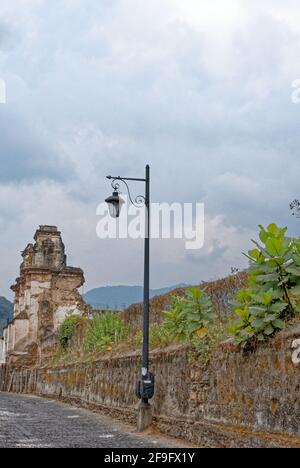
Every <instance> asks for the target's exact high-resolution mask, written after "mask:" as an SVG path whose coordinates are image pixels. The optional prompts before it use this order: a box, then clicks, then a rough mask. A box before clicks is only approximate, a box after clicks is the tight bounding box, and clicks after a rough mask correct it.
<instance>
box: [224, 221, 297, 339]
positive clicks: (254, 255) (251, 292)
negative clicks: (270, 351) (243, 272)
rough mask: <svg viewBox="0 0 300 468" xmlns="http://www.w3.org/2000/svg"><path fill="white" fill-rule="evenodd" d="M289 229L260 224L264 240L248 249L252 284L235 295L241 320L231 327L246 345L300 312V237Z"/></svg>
mask: <svg viewBox="0 0 300 468" xmlns="http://www.w3.org/2000/svg"><path fill="white" fill-rule="evenodd" d="M286 232H287V228H279V227H278V226H276V224H271V225H269V226H268V228H267V229H265V228H264V227H262V226H260V233H259V238H260V241H261V243H258V242H256V241H253V243H254V244H255V248H254V249H253V250H250V251H249V252H248V255H247V257H248V259H249V261H250V272H249V286H248V288H246V289H243V290H241V291H239V292H238V293H237V295H236V297H235V301H234V303H233V306H234V312H235V313H236V315H237V316H238V317H239V320H238V321H237V322H236V323H235V324H234V325H233V326H232V327H231V328H230V330H229V331H230V332H231V333H232V334H234V336H235V339H236V341H237V342H238V343H239V344H241V345H242V346H243V347H245V346H249V345H255V343H256V342H257V341H264V340H266V339H267V338H269V337H271V336H273V335H274V334H275V333H276V332H277V331H278V330H282V329H283V328H284V327H285V320H288V319H290V318H292V317H294V316H295V314H296V312H298V311H300V240H299V239H293V238H291V237H288V236H287V235H286Z"/></svg>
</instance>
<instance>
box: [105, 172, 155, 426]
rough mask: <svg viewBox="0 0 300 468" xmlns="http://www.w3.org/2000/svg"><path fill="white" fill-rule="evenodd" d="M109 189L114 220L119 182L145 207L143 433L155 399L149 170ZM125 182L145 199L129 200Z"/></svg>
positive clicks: (114, 180) (140, 388)
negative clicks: (137, 185)
mask: <svg viewBox="0 0 300 468" xmlns="http://www.w3.org/2000/svg"><path fill="white" fill-rule="evenodd" d="M107 178H108V179H110V180H112V187H113V189H114V193H113V195H112V197H109V198H108V199H107V200H106V202H107V203H108V204H109V206H110V207H111V208H113V209H112V211H111V212H112V213H114V215H113V216H114V217H116V218H118V217H119V216H120V210H121V205H122V203H121V199H120V197H119V193H118V190H119V187H120V184H119V182H123V183H124V184H125V186H126V188H127V191H128V195H129V199H130V201H131V203H132V204H133V205H134V206H136V207H138V208H141V207H142V206H145V252H144V313H143V349H142V371H141V380H139V382H138V385H137V391H136V393H137V396H138V397H139V398H140V400H141V405H140V408H139V416H138V428H139V429H140V430H143V429H145V428H147V427H148V426H149V425H150V424H151V419H152V413H151V407H150V405H149V400H150V399H151V398H153V395H154V375H153V374H151V373H150V371H149V327H150V167H149V165H147V166H146V175H145V179H137V178H131V177H120V176H118V177H112V176H108V177H107ZM128 181H134V182H144V183H145V196H142V195H139V196H138V197H136V198H135V200H133V199H132V197H131V194H130V190H129V186H128V184H127V182H128Z"/></svg>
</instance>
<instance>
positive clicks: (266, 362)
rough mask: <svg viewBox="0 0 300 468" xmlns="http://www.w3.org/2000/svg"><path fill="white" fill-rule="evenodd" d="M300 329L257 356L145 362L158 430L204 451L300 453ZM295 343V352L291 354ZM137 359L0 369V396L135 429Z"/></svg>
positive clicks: (228, 350) (169, 352)
mask: <svg viewBox="0 0 300 468" xmlns="http://www.w3.org/2000/svg"><path fill="white" fill-rule="evenodd" d="M299 337H300V328H299V327H298V328H297V327H295V328H294V329H291V330H290V331H289V332H285V333H281V334H280V335H278V337H277V338H276V339H274V340H273V341H272V342H271V343H270V344H268V345H265V346H261V347H260V348H259V349H258V350H257V351H256V352H255V353H250V354H247V355H245V354H243V353H242V352H240V351H238V350H236V349H235V348H234V347H232V346H231V345H230V344H225V345H222V346H220V348H219V349H218V350H217V351H216V352H215V354H214V357H213V359H212V360H211V362H210V364H209V365H208V366H207V367H201V366H200V365H195V363H194V364H193V363H192V362H191V359H190V352H189V349H188V348H187V347H173V348H169V349H166V350H164V351H156V352H153V353H152V355H151V369H152V370H153V371H154V373H155V376H156V394H155V398H154V400H153V409H154V420H155V424H156V426H157V427H158V428H159V429H160V430H161V431H162V432H165V433H167V434H170V435H172V436H179V437H184V438H186V439H187V440H189V441H191V442H194V443H196V444H198V445H201V446H208V447H272V446H275V447H300V392H299V389H300V372H299V371H300V368H299V365H298V364H297V363H298V362H300V359H299V356H300V350H299V346H300V341H299V342H297V341H295V340H296V339H299ZM297 343H298V349H294V348H295V346H296V345H297ZM140 364H141V363H140V356H139V355H138V354H136V353H134V354H127V355H123V356H114V357H106V358H102V359H99V360H97V361H96V362H90V363H88V364H81V365H78V364H77V365H70V366H65V367H44V368H41V369H38V370H34V369H33V370H23V371H22V370H17V369H15V370H13V369H12V368H8V367H5V366H2V367H1V370H0V389H2V390H6V391H15V392H25V393H36V394H39V395H43V396H47V397H51V398H52V397H53V398H60V399H64V400H66V401H70V402H74V403H79V404H80V405H83V406H87V407H90V408H93V409H99V410H101V411H103V412H106V413H108V414H111V415H112V416H114V417H118V418H121V419H124V420H126V421H130V422H135V419H136V407H137V404H138V400H137V399H136V397H135V394H134V387H135V383H136V380H137V377H138V372H139V369H140Z"/></svg>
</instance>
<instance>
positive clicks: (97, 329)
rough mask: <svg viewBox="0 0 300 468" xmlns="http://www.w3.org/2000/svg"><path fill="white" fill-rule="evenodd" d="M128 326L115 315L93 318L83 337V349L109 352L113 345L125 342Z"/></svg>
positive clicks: (109, 313)
mask: <svg viewBox="0 0 300 468" xmlns="http://www.w3.org/2000/svg"><path fill="white" fill-rule="evenodd" d="M128 334H129V326H128V325H126V324H125V322H124V320H122V319H121V318H119V317H118V316H117V315H116V314H114V313H112V312H108V313H105V314H102V315H98V316H95V317H94V318H93V319H92V321H91V323H90V326H89V327H88V329H87V332H86V334H85V337H84V348H85V349H86V350H87V351H99V350H107V351H110V350H111V349H112V347H113V345H114V344H116V343H118V342H120V341H125V340H126V339H127V337H128Z"/></svg>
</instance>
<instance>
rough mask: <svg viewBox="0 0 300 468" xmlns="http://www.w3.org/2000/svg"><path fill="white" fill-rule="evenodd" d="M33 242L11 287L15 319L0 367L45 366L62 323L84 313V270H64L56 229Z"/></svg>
mask: <svg viewBox="0 0 300 468" xmlns="http://www.w3.org/2000/svg"><path fill="white" fill-rule="evenodd" d="M34 240H35V243H34V244H28V245H27V247H26V249H25V250H24V252H23V253H22V257H23V262H22V263H21V267H20V276H19V278H17V280H16V282H15V284H14V285H13V286H11V289H12V290H13V292H14V294H15V299H14V317H13V320H12V322H11V323H9V324H8V325H7V327H6V328H5V329H4V332H3V339H2V340H1V341H0V363H1V362H2V363H6V364H10V365H13V366H22V367H31V366H35V365H37V364H41V363H42V362H44V361H45V360H46V358H47V356H48V355H49V353H50V351H51V350H52V348H53V345H54V343H55V332H56V331H57V329H58V327H59V325H60V324H61V323H62V322H63V321H64V319H65V318H66V317H67V316H69V315H73V314H77V315H83V314H85V313H86V312H87V311H88V306H87V305H86V304H85V302H84V301H83V299H82V297H81V295H80V293H79V291H78V288H80V287H81V286H82V285H83V284H84V281H85V280H84V274H83V271H82V270H81V269H80V268H74V267H69V266H67V257H66V255H65V246H64V244H63V242H62V238H61V233H60V232H59V231H58V229H57V227H55V226H40V227H39V229H38V230H37V231H36V233H35V236H34Z"/></svg>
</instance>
